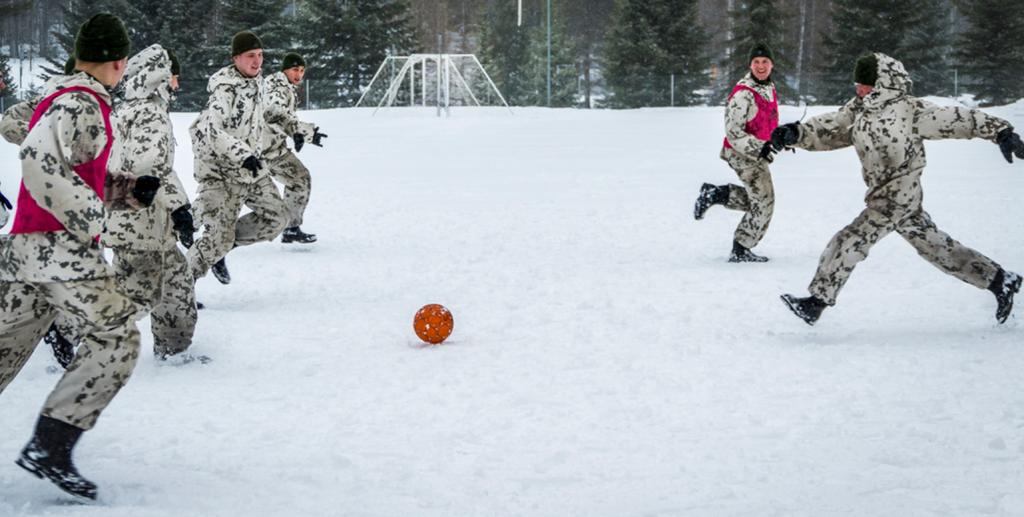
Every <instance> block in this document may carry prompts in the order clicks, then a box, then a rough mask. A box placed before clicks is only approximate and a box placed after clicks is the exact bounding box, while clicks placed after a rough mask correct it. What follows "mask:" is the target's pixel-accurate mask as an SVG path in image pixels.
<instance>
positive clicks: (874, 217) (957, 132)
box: [772, 53, 1024, 324]
mask: <svg viewBox="0 0 1024 517" xmlns="http://www.w3.org/2000/svg"><path fill="white" fill-rule="evenodd" d="M855 79H856V84H857V97H855V98H854V99H852V100H851V101H849V102H848V103H847V104H846V105H844V106H843V107H842V108H840V109H839V111H838V112H835V113H829V114H825V115H820V116H817V117H814V118H812V119H810V120H808V121H807V122H804V123H802V124H800V123H790V124H786V125H783V126H780V127H779V128H778V129H776V130H775V132H774V133H773V134H772V141H773V144H774V146H775V148H776V149H782V148H784V147H799V148H802V149H807V150H811V151H827V150H833V149H841V148H844V147H849V146H853V147H854V148H855V149H856V150H857V155H858V157H859V158H860V161H861V166H862V173H863V176H864V182H865V183H866V184H867V186H868V191H867V194H866V195H865V198H864V199H865V202H866V204H867V207H866V208H865V209H864V211H863V212H861V214H860V215H859V216H858V217H857V218H856V219H854V221H853V222H852V223H850V224H849V225H848V226H847V227H846V228H843V229H842V230H840V231H839V233H837V234H836V235H835V236H834V237H833V238H832V241H831V242H829V244H828V246H827V247H826V248H825V251H824V253H822V255H821V260H820V261H819V264H818V271H817V273H816V274H815V276H814V280H813V281H812V282H811V285H810V287H809V290H810V293H811V296H810V297H807V298H797V297H794V296H792V295H784V296H783V301H785V303H786V304H787V305H788V306H789V307H790V309H792V310H793V312H795V313H796V314H797V315H798V316H799V317H800V318H801V319H803V320H804V321H806V322H807V323H809V324H813V323H814V322H815V321H817V319H818V318H819V317H820V316H821V313H822V311H823V310H824V308H825V307H828V306H832V305H835V303H836V297H837V296H838V294H839V291H840V290H841V289H842V288H843V285H844V284H845V283H846V281H847V279H849V277H850V275H851V274H852V273H853V269H854V268H855V267H856V266H857V264H858V263H859V262H860V261H862V260H864V259H865V258H867V256H868V252H869V251H870V249H871V247H872V246H873V245H874V244H875V243H877V242H878V241H879V240H881V239H882V238H883V237H885V236H886V235H888V234H889V233H891V232H894V231H895V232H897V233H899V234H900V236H902V237H903V238H904V239H906V240H907V242H909V243H910V245H911V246H913V247H914V249H916V250H917V252H918V254H919V255H920V256H921V257H922V258H924V259H925V260H927V261H928V262H930V263H932V265H934V266H935V267H937V268H939V269H940V270H942V271H943V272H945V273H947V274H949V275H952V276H954V277H956V278H959V279H960V280H962V281H964V282H966V283H968V284H971V285H973V286H975V287H978V288H980V289H988V290H990V291H992V293H993V294H995V296H996V302H997V308H996V320H997V321H998V322H999V323H1003V322H1005V321H1006V318H1007V317H1008V316H1009V315H1010V311H1011V309H1012V307H1013V295H1014V294H1015V293H1016V292H1017V291H1018V290H1019V289H1020V285H1021V278H1020V276H1018V275H1017V274H1015V273H1012V272H1009V271H1005V270H1004V269H1003V268H1002V267H1001V266H1000V265H999V264H997V263H996V262H994V261H993V260H992V259H990V258H988V257H986V256H984V255H982V254H981V253H978V252H977V251H975V250H973V249H971V248H968V247H966V246H964V245H963V244H960V243H959V242H957V241H956V240H954V239H953V238H952V237H950V236H949V235H947V234H946V233H944V232H942V231H941V230H939V229H938V228H937V227H936V226H935V223H933V222H932V220H931V217H930V216H929V215H928V212H925V211H924V209H923V207H922V199H923V192H922V189H921V173H922V172H923V171H924V167H925V149H924V141H925V140H941V139H948V138H984V139H987V140H992V141H993V142H997V143H999V144H1000V148H1001V150H1002V151H1003V154H1004V155H1005V156H1006V159H1007V160H1012V157H1011V153H1016V155H1017V157H1018V158H1024V144H1021V143H1020V139H1019V137H1018V136H1017V135H1016V134H1015V133H1014V132H1013V128H1012V127H1011V126H1010V124H1009V123H1008V122H1007V121H1005V120H1002V119H999V118H996V117H992V116H990V115H987V114H985V113H983V112H981V111H978V110H975V109H968V108H960V107H940V106H936V105H935V104H932V103H930V102H927V101H924V100H921V99H918V98H915V97H912V96H911V95H910V90H911V87H912V82H911V80H910V77H909V75H908V74H907V72H906V69H904V67H903V64H902V63H900V62H899V61H897V60H895V59H893V58H891V57H889V56H887V55H885V54H877V53H876V54H871V55H868V56H865V57H863V58H861V59H860V60H859V61H858V62H857V67H856V71H855Z"/></svg>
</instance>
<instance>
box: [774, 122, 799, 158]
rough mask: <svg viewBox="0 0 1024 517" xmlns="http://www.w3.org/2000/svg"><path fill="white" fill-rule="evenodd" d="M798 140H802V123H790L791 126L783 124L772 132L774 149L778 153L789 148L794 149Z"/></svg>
mask: <svg viewBox="0 0 1024 517" xmlns="http://www.w3.org/2000/svg"><path fill="white" fill-rule="evenodd" d="M797 140H800V123H799V122H790V123H789V124H783V125H781V126H779V127H777V128H775V130H774V131H772V139H771V142H772V147H774V148H775V150H776V151H781V150H783V149H785V148H787V147H792V146H793V145H795V144H796V142H797Z"/></svg>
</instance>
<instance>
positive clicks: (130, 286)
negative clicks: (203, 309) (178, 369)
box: [114, 248, 198, 356]
mask: <svg viewBox="0 0 1024 517" xmlns="http://www.w3.org/2000/svg"><path fill="white" fill-rule="evenodd" d="M114 270H115V271H116V272H117V285H118V288H119V289H120V290H121V292H122V293H124V294H125V295H127V296H128V297H129V298H131V299H132V300H133V301H135V302H136V303H139V304H140V305H145V306H146V307H148V308H149V310H150V323H151V325H152V330H153V353H154V354H156V355H158V356H169V355H174V354H178V353H181V352H184V351H185V350H187V349H188V347H189V346H191V345H192V336H193V335H194V334H195V330H196V320H197V318H198V313H197V311H196V294H195V281H194V280H193V279H192V272H191V270H189V267H188V261H187V260H186V259H185V255H184V254H183V253H182V252H181V251H179V250H178V249H177V248H172V249H169V250H167V251H145V250H142V251H137V250H132V249H123V250H122V249H118V250H115V251H114Z"/></svg>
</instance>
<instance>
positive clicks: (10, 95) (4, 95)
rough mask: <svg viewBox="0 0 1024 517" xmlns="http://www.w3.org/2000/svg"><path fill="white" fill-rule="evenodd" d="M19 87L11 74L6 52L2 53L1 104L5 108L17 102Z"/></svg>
mask: <svg viewBox="0 0 1024 517" xmlns="http://www.w3.org/2000/svg"><path fill="white" fill-rule="evenodd" d="M17 93H18V88H17V87H16V86H15V84H14V77H13V76H12V75H11V66H10V64H9V63H8V58H7V55H6V54H3V53H0V101H2V102H0V105H2V106H3V107H4V108H6V107H7V106H10V105H11V104H13V103H15V102H17V100H16V97H15V95H16V94H17Z"/></svg>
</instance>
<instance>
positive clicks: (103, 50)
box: [75, 13, 132, 63]
mask: <svg viewBox="0 0 1024 517" xmlns="http://www.w3.org/2000/svg"><path fill="white" fill-rule="evenodd" d="M131 49H132V41H131V39H130V38H129V37H128V31H127V30H126V29H125V28H124V23H122V22H121V19H120V18H118V17H117V16H114V15H112V14H108V13H100V14H97V15H95V16H93V17H92V18H89V20H88V21H86V22H85V23H83V24H82V26H81V27H80V28H79V29H78V35H77V36H75V57H76V58H78V60H79V61H86V62H89V63H106V62H108V61H119V60H121V59H124V58H126V57H128V54H129V53H130V52H131Z"/></svg>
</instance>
